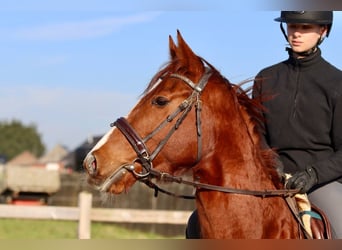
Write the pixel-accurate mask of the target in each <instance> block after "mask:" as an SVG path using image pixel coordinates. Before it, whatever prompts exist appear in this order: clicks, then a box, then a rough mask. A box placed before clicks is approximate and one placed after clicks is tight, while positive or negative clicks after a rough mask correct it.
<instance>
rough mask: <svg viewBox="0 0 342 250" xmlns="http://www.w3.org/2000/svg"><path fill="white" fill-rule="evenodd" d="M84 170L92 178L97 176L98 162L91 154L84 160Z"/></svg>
mask: <svg viewBox="0 0 342 250" xmlns="http://www.w3.org/2000/svg"><path fill="white" fill-rule="evenodd" d="M83 168H84V169H85V170H86V171H87V173H88V174H89V175H90V176H91V177H93V176H95V175H96V174H97V162H96V158H95V156H94V155H93V154H91V153H89V154H88V155H87V156H86V158H85V159H84V160H83Z"/></svg>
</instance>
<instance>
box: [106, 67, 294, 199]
mask: <svg viewBox="0 0 342 250" xmlns="http://www.w3.org/2000/svg"><path fill="white" fill-rule="evenodd" d="M211 74H212V70H211V69H210V68H206V71H205V73H204V74H203V76H202V77H201V79H200V80H199V82H198V83H197V84H195V83H193V82H192V81H191V80H190V79H189V78H187V77H185V76H182V75H179V74H170V77H173V78H178V79H180V80H182V81H183V82H185V83H186V84H187V85H188V86H190V87H191V88H192V89H193V92H192V93H191V95H190V96H189V97H188V98H187V99H185V100H184V101H183V102H182V103H181V104H180V105H179V106H178V107H177V109H176V110H175V111H174V112H173V113H172V114H170V115H169V116H168V117H167V118H166V119H165V120H164V121H163V122H162V123H160V124H159V126H157V127H156V128H155V129H154V130H153V131H152V132H151V133H150V134H149V135H147V136H146V137H145V138H141V137H140V136H139V134H138V133H137V132H136V131H135V129H134V128H133V127H132V126H131V125H130V124H129V123H128V121H127V120H126V119H125V118H123V117H121V118H119V119H117V120H116V121H115V122H113V123H112V124H111V126H115V127H117V128H118V129H119V130H120V132H121V133H122V134H123V135H124V136H125V137H126V139H127V140H128V142H129V143H130V144H131V146H132V148H133V149H134V151H135V152H136V154H137V158H136V159H135V160H134V161H133V162H132V163H127V164H123V165H122V166H121V167H119V169H118V170H117V171H115V172H114V173H113V174H112V175H111V176H109V177H108V179H107V180H106V181H105V187H109V186H110V185H111V183H113V182H114V181H115V180H117V178H118V177H119V176H120V175H122V174H124V173H125V170H127V171H129V172H131V173H132V174H133V175H134V176H135V177H136V178H137V179H138V180H139V181H141V182H143V183H145V184H146V185H147V186H149V187H150V188H153V189H154V190H155V196H157V194H158V192H159V191H160V192H162V193H165V194H168V195H172V196H175V197H180V198H184V199H194V198H195V196H193V195H192V196H190V195H177V194H174V193H171V192H169V191H166V190H164V189H162V188H160V187H159V186H158V185H157V184H155V183H153V182H152V181H151V179H152V178H156V179H158V180H162V181H167V182H176V183H180V184H185V185H190V186H193V187H195V188H197V189H205V190H211V191H219V192H224V193H231V194H241V195H252V196H259V197H270V196H283V197H288V196H292V195H294V194H296V193H298V191H299V190H298V189H291V190H290V189H278V190H246V189H235V188H229V187H222V186H216V185H211V184H206V183H201V182H197V181H189V180H184V179H183V178H182V177H177V176H173V175H170V174H169V173H165V172H161V171H158V170H156V169H154V168H153V163H152V161H153V159H154V158H155V157H156V156H157V155H158V153H159V152H160V151H161V150H162V148H163V147H164V146H165V144H166V143H167V141H168V139H169V138H170V137H171V136H172V134H173V133H174V132H175V131H176V130H177V129H178V127H179V126H180V125H181V123H182V122H183V120H184V119H185V118H186V116H187V114H188V113H189V112H190V110H191V109H192V107H193V106H195V108H196V128H197V160H196V162H198V161H199V160H200V159H201V152H202V138H201V134H202V133H201V119H200V118H201V117H200V114H201V100H200V94H201V92H202V91H203V90H204V88H205V86H206V85H207V83H208V80H209V78H210V76H211ZM178 115H179V116H180V117H179V118H178V119H177V121H176V122H175V124H174V125H173V127H172V128H171V129H170V131H169V132H168V133H167V134H166V136H165V138H164V139H162V140H161V141H160V142H159V144H158V145H157V147H156V148H155V149H154V151H153V152H149V150H148V148H147V147H146V144H145V143H146V142H147V141H148V140H150V139H151V138H152V137H153V136H154V135H155V134H157V133H158V132H159V131H160V130H161V129H162V128H163V127H165V126H166V125H167V124H168V123H170V122H172V121H173V120H174V119H175V118H176V117H177V116H178ZM134 163H139V164H141V166H142V168H143V169H142V171H140V172H139V173H138V172H137V171H136V170H135V166H134ZM102 189H105V188H104V187H102Z"/></svg>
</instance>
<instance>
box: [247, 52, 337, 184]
mask: <svg viewBox="0 0 342 250" xmlns="http://www.w3.org/2000/svg"><path fill="white" fill-rule="evenodd" d="M260 94H261V95H269V94H274V97H273V98H272V99H271V100H268V101H265V102H264V103H263V104H264V106H265V107H266V109H267V111H265V113H264V116H265V118H266V119H265V121H266V122H265V138H266V141H267V143H268V144H269V146H270V147H272V148H275V149H276V150H277V152H278V153H279V156H280V160H281V161H282V163H283V165H284V171H285V172H289V173H295V172H296V171H300V170H303V169H305V168H306V167H307V166H313V167H314V168H315V169H316V172H317V174H318V182H319V184H325V183H328V182H331V181H334V180H337V179H339V178H341V177H342V71H340V70H339V69H337V68H336V67H334V66H332V65H331V64H329V63H328V62H327V61H325V60H324V59H323V58H322V57H321V51H320V50H319V49H318V50H317V51H316V52H315V53H314V54H312V55H310V56H309V57H306V58H303V59H296V58H295V57H294V56H293V53H292V51H291V50H289V58H288V59H287V60H286V61H283V62H281V63H278V64H276V65H273V66H271V67H268V68H265V69H263V70H262V71H260V72H259V74H258V75H257V77H256V80H255V84H254V92H253V95H254V96H257V95H260ZM341 180H342V179H341Z"/></svg>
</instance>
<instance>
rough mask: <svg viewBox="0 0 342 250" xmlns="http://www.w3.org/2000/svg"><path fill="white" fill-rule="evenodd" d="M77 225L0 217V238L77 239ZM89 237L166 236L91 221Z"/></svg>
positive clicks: (71, 222)
mask: <svg viewBox="0 0 342 250" xmlns="http://www.w3.org/2000/svg"><path fill="white" fill-rule="evenodd" d="M77 227H78V222H76V221H53V220H26V219H25V220H22V219H0V239H77V229H78V228H77ZM91 238H92V239H166V238H167V237H163V236H161V235H157V234H152V233H145V232H141V231H135V230H128V229H125V228H122V227H119V226H117V225H113V224H108V223H96V222H93V223H92V224H91ZM175 238H177V237H175ZM178 238H181V237H178Z"/></svg>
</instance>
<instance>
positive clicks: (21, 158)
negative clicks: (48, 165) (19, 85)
mask: <svg viewBox="0 0 342 250" xmlns="http://www.w3.org/2000/svg"><path fill="white" fill-rule="evenodd" d="M37 162H38V159H37V158H36V157H35V156H34V155H33V154H32V153H31V152H30V151H28V150H26V151H24V152H22V153H21V154H19V155H17V156H15V157H14V158H13V159H12V160H10V161H8V162H7V165H33V164H36V163H37Z"/></svg>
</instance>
